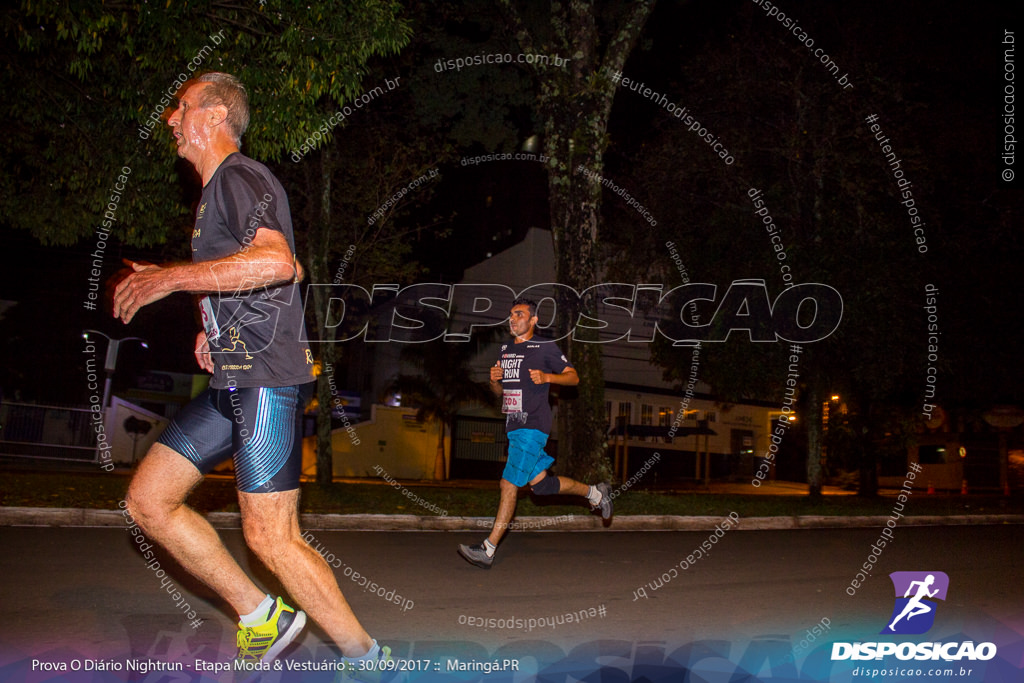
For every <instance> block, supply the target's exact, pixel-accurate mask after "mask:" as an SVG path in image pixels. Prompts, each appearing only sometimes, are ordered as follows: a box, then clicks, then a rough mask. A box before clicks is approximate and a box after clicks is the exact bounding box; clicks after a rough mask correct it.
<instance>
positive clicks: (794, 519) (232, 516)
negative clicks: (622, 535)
mask: <svg viewBox="0 0 1024 683" xmlns="http://www.w3.org/2000/svg"><path fill="white" fill-rule="evenodd" d="M206 518H207V519H208V520H209V521H210V523H211V524H212V525H213V526H214V528H217V529H238V528H241V521H240V517H239V514H238V513H237V512H211V513H209V514H207V515H206ZM492 519H493V518H491V517H449V516H444V517H441V516H436V515H427V516H420V515H332V514H304V515H302V517H301V520H302V521H301V524H302V528H303V529H308V530H331V531H483V530H485V529H489V528H490V526H491V521H492ZM723 519H726V518H725V517H708V516H686V517H683V516H678V515H623V516H617V517H614V518H613V519H612V523H611V525H610V526H608V527H605V526H604V525H603V523H602V521H601V519H600V518H599V517H597V516H594V515H587V514H581V515H575V514H574V515H562V516H560V517H517V518H516V519H515V521H514V522H513V523H512V524H513V526H512V528H513V529H516V530H520V531H712V530H714V529H715V528H717V527H718V526H719V525H720V524H721V523H722V520H723ZM889 519H890V518H889V517H886V516H880V515H878V516H845V517H840V516H832V515H794V516H777V517H741V518H740V523H739V526H738V527H737V528H738V529H740V530H746V531H757V530H786V529H838V528H846V529H849V528H870V527H883V526H885V525H886V521H887V520H889ZM124 524H125V517H124V515H123V513H122V512H121V511H120V510H88V509H83V508H30V507H4V508H0V526H44V527H54V526H56V527H119V526H123V525H124ZM979 524H1024V515H1018V514H989V515H948V516H946V515H918V516H914V517H903V518H901V519H900V520H899V521H898V526H964V525H979Z"/></svg>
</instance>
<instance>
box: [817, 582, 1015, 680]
mask: <svg viewBox="0 0 1024 683" xmlns="http://www.w3.org/2000/svg"><path fill="white" fill-rule="evenodd" d="M889 578H890V579H892V586H893V591H894V592H895V598H896V600H895V604H894V605H893V608H892V615H890V617H889V621H888V625H887V626H886V627H885V628H884V629H882V631H881V632H880V633H881V634H882V635H888V634H896V635H919V634H921V633H927V632H928V631H929V630H930V629H931V628H932V626H933V625H934V624H935V612H936V608H937V607H938V603H937V602H936V600H945V599H946V592H947V591H948V590H949V577H948V576H947V575H946V574H945V572H934V571H933V572H893V573H892V574H889ZM891 656H895V657H896V658H897V659H899V660H902V661H906V660H918V661H927V660H931V661H938V660H942V661H946V662H951V661H958V660H968V661H978V660H981V661H987V660H989V659H992V658H993V657H995V656H996V646H995V644H994V643H987V642H986V643H978V644H977V645H976V644H975V643H974V642H972V641H970V640H968V641H964V642H955V641H953V642H946V643H940V642H924V643H910V642H903V643H893V642H856V643H832V661H834V662H835V661H842V660H855V661H857V660H859V661H867V660H881V659H884V658H885V657H891Z"/></svg>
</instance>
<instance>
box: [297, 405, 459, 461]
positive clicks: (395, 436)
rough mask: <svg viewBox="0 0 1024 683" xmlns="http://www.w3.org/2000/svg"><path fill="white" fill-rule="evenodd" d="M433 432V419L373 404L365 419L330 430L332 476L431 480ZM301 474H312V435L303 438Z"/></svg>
mask: <svg viewBox="0 0 1024 683" xmlns="http://www.w3.org/2000/svg"><path fill="white" fill-rule="evenodd" d="M437 432H438V423H437V422H433V421H431V422H425V423H420V422H417V421H416V411H415V410H414V409H412V408H390V407H388V406H383V405H376V404H375V405H374V406H372V408H371V413H370V419H369V420H367V421H366V422H359V423H356V424H353V425H351V428H350V429H336V430H334V432H333V434H332V437H331V441H332V445H333V448H332V450H333V451H334V476H336V477H380V476H384V475H387V476H389V477H393V478H395V479H433V477H434V460H435V458H436V456H437ZM450 453H451V438H450V435H446V436H445V455H446V457H448V455H450ZM302 473H303V474H304V475H308V476H314V475H315V474H316V437H307V438H306V439H304V440H303V444H302Z"/></svg>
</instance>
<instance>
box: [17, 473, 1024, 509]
mask: <svg viewBox="0 0 1024 683" xmlns="http://www.w3.org/2000/svg"><path fill="white" fill-rule="evenodd" d="M128 481H129V477H128V476H127V475H125V474H121V473H111V474H108V473H91V472H90V473H82V472H61V471H50V472H34V471H19V470H7V471H0V505H2V506H7V507H62V508H90V509H104V510H115V509H117V507H118V503H119V502H120V501H122V500H124V495H125V491H126V490H127V488H128ZM405 491H408V492H409V493H410V494H412V495H415V496H417V497H418V498H419V499H422V501H423V502H424V503H425V504H427V505H432V506H436V508H437V509H438V510H443V511H446V512H447V513H448V515H449V516H468V517H493V516H494V513H495V511H496V510H497V507H498V484H497V482H494V485H493V486H488V487H486V488H455V487H444V486H419V485H413V486H409V487H408V488H404V489H401V490H400V489H396V488H394V487H393V486H388V485H383V484H380V483H366V484H363V483H358V484H352V483H333V484H330V485H327V486H321V485H319V484H312V483H304V484H302V502H301V507H302V511H303V512H316V513H333V514H367V513H368V514H406V515H423V516H426V515H432V514H440V513H439V512H438V511H432V510H431V509H429V508H428V507H425V506H424V505H420V504H417V502H416V499H414V498H410V497H407V496H406V495H404V492H405ZM895 502H896V501H895V499H894V498H892V497H885V496H883V497H880V498H876V499H866V498H858V497H856V496H824V497H823V498H821V499H820V500H817V501H812V500H810V499H809V498H807V497H806V496H793V495H783V496H772V495H763V494H751V495H731V494H708V493H654V492H646V491H637V490H630V491H628V492H627V493H625V494H623V495H621V496H619V497H617V498H616V499H615V512H616V514H619V515H680V516H725V515H728V514H729V513H731V512H736V513H737V514H739V515H740V516H741V517H775V516H794V515H838V516H843V515H885V516H888V515H889V514H891V512H892V509H893V505H894V504H895ZM575 503H576V501H575V499H572V498H563V497H559V496H554V497H551V498H548V499H546V500H544V501H542V502H541V501H540V500H539V499H537V498H531V497H530V496H527V495H523V496H521V497H520V499H519V505H518V507H517V510H516V512H517V514H518V516H520V517H526V516H558V515H580V514H583V515H585V514H589V510H588V508H587V507H586V506H585V505H579V504H575ZM189 504H190V505H191V506H192V507H194V508H195V509H197V510H199V511H200V512H237V511H238V498H237V494H236V492H235V486H234V481H233V480H232V479H230V478H223V479H222V478H213V479H211V478H207V479H206V480H205V481H203V483H201V484H200V485H199V486H198V487H197V488H196V490H195V491H193V492H192V495H191V496H190V497H189ZM904 513H905V514H907V515H964V514H968V515H969V514H1007V513H1013V514H1024V499H1022V498H1021V497H1020V496H1014V497H1011V498H1009V499H1005V498H1003V497H1002V496H994V495H993V496H986V495H972V496H957V495H943V496H934V495H933V496H929V495H926V494H924V493H923V492H916V493H914V494H913V495H912V496H911V497H910V500H909V501H908V502H907V505H906V509H905V511H904Z"/></svg>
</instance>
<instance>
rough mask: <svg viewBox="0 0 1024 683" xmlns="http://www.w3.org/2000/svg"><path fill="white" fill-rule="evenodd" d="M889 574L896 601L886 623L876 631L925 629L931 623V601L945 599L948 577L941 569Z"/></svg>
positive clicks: (913, 632)
mask: <svg viewBox="0 0 1024 683" xmlns="http://www.w3.org/2000/svg"><path fill="white" fill-rule="evenodd" d="M889 578H890V579H892V586H893V589H894V590H895V591H896V604H895V606H894V607H893V610H892V616H890V617H889V625H888V626H886V627H885V628H884V629H882V630H881V631H880V633H883V634H888V633H899V634H902V635H917V634H921V633H927V632H928V631H929V630H930V629H931V627H932V625H933V624H934V623H935V608H936V607H937V606H938V603H937V602H935V601H936V600H945V599H946V591H948V590H949V577H948V576H947V575H946V573H945V572H893V573H892V574H889Z"/></svg>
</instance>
